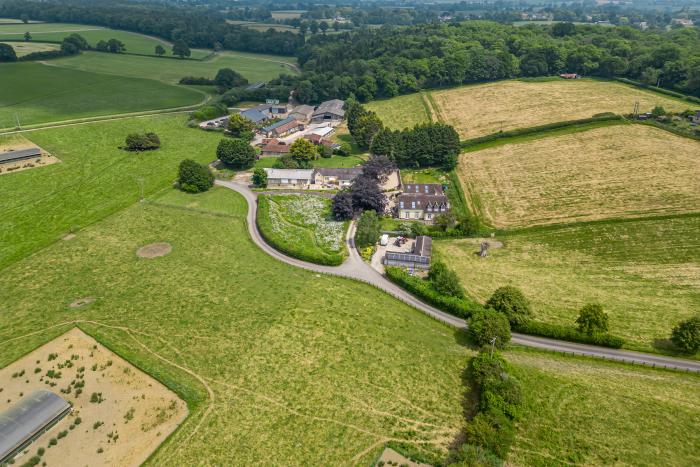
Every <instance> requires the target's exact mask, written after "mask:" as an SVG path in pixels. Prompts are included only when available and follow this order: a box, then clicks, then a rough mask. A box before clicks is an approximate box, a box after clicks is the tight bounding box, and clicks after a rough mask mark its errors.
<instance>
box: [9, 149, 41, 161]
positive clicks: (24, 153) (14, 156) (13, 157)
mask: <svg viewBox="0 0 700 467" xmlns="http://www.w3.org/2000/svg"><path fill="white" fill-rule="evenodd" d="M35 157H41V149H39V148H29V149H18V150H14V151H5V152H0V164H3V163H6V162H17V161H22V160H26V159H33V158H35Z"/></svg>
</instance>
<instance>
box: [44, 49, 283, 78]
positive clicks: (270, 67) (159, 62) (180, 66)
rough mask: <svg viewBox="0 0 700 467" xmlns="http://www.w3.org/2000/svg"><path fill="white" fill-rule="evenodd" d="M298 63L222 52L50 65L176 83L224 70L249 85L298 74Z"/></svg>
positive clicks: (100, 56)
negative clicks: (192, 57) (199, 58)
mask: <svg viewBox="0 0 700 467" xmlns="http://www.w3.org/2000/svg"><path fill="white" fill-rule="evenodd" d="M295 61H296V60H295V59H294V58H293V57H278V56H274V55H258V54H249V53H244V52H221V53H219V54H217V55H216V56H214V57H212V58H209V59H207V60H203V61H197V60H177V59H162V58H151V57H139V56H136V55H123V54H105V53H98V52H86V53H82V54H80V55H76V56H74V57H69V58H63V59H59V60H54V61H52V62H51V63H52V64H53V65H56V66H60V67H63V68H71V69H76V70H82V71H92V72H98V73H108V74H112V75H120V76H129V77H134V78H149V79H156V80H159V81H165V82H167V83H177V82H178V81H179V80H180V78H182V77H184V76H196V77H199V76H203V77H205V78H214V76H216V72H217V71H219V69H221V68H232V69H234V70H236V71H237V72H239V73H241V74H242V75H243V76H245V77H246V78H247V79H248V80H249V81H250V82H256V81H268V80H271V79H273V78H277V77H278V76H279V75H280V73H286V74H294V73H296V72H295V70H294V69H293V68H292V67H291V65H290V64H294V63H295Z"/></svg>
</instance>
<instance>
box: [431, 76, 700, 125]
mask: <svg viewBox="0 0 700 467" xmlns="http://www.w3.org/2000/svg"><path fill="white" fill-rule="evenodd" d="M431 95H432V98H433V101H434V102H435V104H436V106H437V112H438V114H439V115H440V116H441V118H442V119H444V121H445V123H449V124H450V125H453V126H454V127H455V130H457V132H458V133H459V135H460V138H461V139H469V138H475V137H478V136H484V135H488V134H491V133H496V132H498V131H500V130H503V131H507V130H514V129H516V128H528V127H533V126H538V125H545V124H548V123H555V122H562V121H568V120H578V119H583V118H590V117H592V116H593V115H596V114H600V113H604V112H613V113H617V114H629V113H632V110H633V109H634V103H635V102H639V110H640V112H650V111H651V109H652V108H653V107H654V106H656V105H660V106H663V107H664V108H665V109H666V110H667V111H669V112H670V111H674V112H680V111H683V110H686V109H688V108H689V107H692V106H693V104H691V103H688V102H684V101H681V100H678V99H675V98H672V97H668V96H664V95H662V94H657V93H654V92H651V91H645V90H642V89H638V88H635V87H632V86H628V85H625V84H622V83H618V82H613V81H597V80H592V79H577V80H570V81H567V80H562V79H559V78H556V79H554V80H510V81H497V82H493V83H488V84H477V85H471V86H463V87H458V88H453V89H447V90H444V91H433V92H432V93H431Z"/></svg>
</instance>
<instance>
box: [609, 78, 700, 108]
mask: <svg viewBox="0 0 700 467" xmlns="http://www.w3.org/2000/svg"><path fill="white" fill-rule="evenodd" d="M615 79H616V80H617V81H619V82H621V83H625V84H629V85H632V86H637V87H639V88H643V89H647V90H649V91H652V92H658V93H659V94H665V95H667V96H671V97H675V98H677V99H683V100H684V101H687V102H692V103H694V104H700V99H699V98H697V97H695V96H688V95H685V94H681V93H680V92H676V91H671V90H670V89H664V88H658V87H656V86H650V85H648V84H644V83H640V82H639V81H634V80H631V79H627V78H615Z"/></svg>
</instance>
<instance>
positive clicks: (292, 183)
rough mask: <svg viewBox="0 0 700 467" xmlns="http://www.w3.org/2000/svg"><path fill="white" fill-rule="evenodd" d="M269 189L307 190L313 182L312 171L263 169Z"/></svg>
mask: <svg viewBox="0 0 700 467" xmlns="http://www.w3.org/2000/svg"><path fill="white" fill-rule="evenodd" d="M265 172H266V173H267V186H268V187H270V188H308V187H309V185H311V184H312V183H313V181H314V171H313V170H312V169H265Z"/></svg>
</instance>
